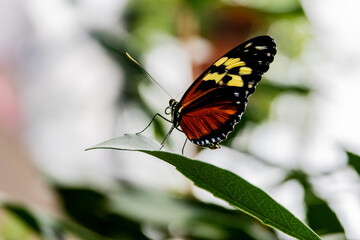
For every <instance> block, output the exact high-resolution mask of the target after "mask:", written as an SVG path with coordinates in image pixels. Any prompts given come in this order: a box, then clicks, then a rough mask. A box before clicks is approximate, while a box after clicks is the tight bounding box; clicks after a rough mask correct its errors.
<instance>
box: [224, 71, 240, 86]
mask: <svg viewBox="0 0 360 240" xmlns="http://www.w3.org/2000/svg"><path fill="white" fill-rule="evenodd" d="M229 76H230V77H231V80H230V81H229V82H228V83H227V86H234V87H242V86H244V82H243V80H242V78H241V77H240V76H239V75H233V74H229Z"/></svg>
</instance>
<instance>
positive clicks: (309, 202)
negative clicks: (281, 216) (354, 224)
mask: <svg viewBox="0 0 360 240" xmlns="http://www.w3.org/2000/svg"><path fill="white" fill-rule="evenodd" d="M288 180H296V181H298V182H299V183H300V184H301V186H302V187H303V188H304V193H305V194H304V202H305V209H306V219H307V222H308V224H309V226H310V227H311V228H312V229H313V230H314V231H316V232H317V233H319V234H321V235H328V234H333V233H344V228H343V227H342V225H341V223H340V221H339V219H338V218H337V216H336V214H335V212H334V211H333V210H332V209H331V207H330V205H329V204H328V203H327V202H326V201H325V200H324V199H322V198H321V197H320V196H318V195H317V194H316V192H315V191H314V189H313V186H312V184H311V181H310V180H309V176H308V175H307V174H306V173H305V172H303V171H301V170H295V171H292V172H290V174H289V175H288V176H287V178H286V181H288Z"/></svg>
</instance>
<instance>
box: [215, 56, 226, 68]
mask: <svg viewBox="0 0 360 240" xmlns="http://www.w3.org/2000/svg"><path fill="white" fill-rule="evenodd" d="M227 59H228V57H222V58H220V59H219V60H217V61H216V62H215V63H214V65H215V66H217V67H219V66H220V65H221V64H223V63H224V62H225V61H226V60H227Z"/></svg>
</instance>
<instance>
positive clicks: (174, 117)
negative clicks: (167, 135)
mask: <svg viewBox="0 0 360 240" xmlns="http://www.w3.org/2000/svg"><path fill="white" fill-rule="evenodd" d="M167 109H170V111H166V110H167ZM167 109H166V110H165V113H166V114H171V122H172V123H173V124H174V126H175V127H178V126H179V125H180V111H179V103H178V102H177V101H176V100H175V99H170V101H169V107H168V108H167Z"/></svg>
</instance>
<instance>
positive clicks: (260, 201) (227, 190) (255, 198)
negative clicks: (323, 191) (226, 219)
mask: <svg viewBox="0 0 360 240" xmlns="http://www.w3.org/2000/svg"><path fill="white" fill-rule="evenodd" d="M159 148H160V144H159V143H157V142H156V141H154V140H152V139H149V138H146V137H144V136H141V135H130V134H126V135H125V136H122V137H118V138H115V139H111V140H109V141H106V142H103V143H100V144H98V145H96V146H94V147H91V148H88V149H87V150H91V149H116V150H129V151H139V152H144V153H147V154H149V155H152V156H155V157H157V158H160V159H161V160H163V161H165V162H167V163H169V164H171V165H173V166H175V167H176V169H177V170H178V171H179V172H181V173H182V174H183V175H184V176H186V177H187V178H189V179H190V180H192V181H193V182H194V184H195V185H196V186H198V187H200V188H203V189H205V190H207V191H209V192H211V193H212V194H213V195H214V196H216V197H218V198H220V199H223V200H224V201H226V202H228V203H229V204H230V205H232V206H233V207H235V208H236V209H238V210H241V211H243V212H245V213H247V214H249V215H251V216H253V217H255V218H257V219H258V220H260V221H261V222H262V223H263V224H265V225H269V226H271V227H274V228H276V229H278V230H280V231H282V232H284V233H286V234H288V235H290V236H293V237H295V238H297V239H306V240H310V239H320V237H319V236H318V235H317V234H316V233H315V232H313V231H312V230H311V229H310V228H309V227H308V226H306V225H305V224H304V223H303V222H301V221H300V220H299V219H297V218H296V217H295V216H294V215H293V214H291V213H290V212H289V211H288V210H286V209H285V208H284V207H283V206H281V205H280V204H278V203H277V202H276V201H274V200H273V199H272V198H271V197H270V196H269V195H267V194H266V193H265V192H264V191H262V190H261V189H259V188H257V187H255V186H253V185H252V184H250V183H248V182H247V181H245V180H244V179H242V178H241V177H239V176H237V175H236V174H234V173H232V172H230V171H228V170H225V169H221V168H218V167H215V166H213V165H211V164H208V163H205V162H201V161H198V160H192V159H189V158H187V157H184V156H181V155H178V154H174V153H170V152H166V151H159V150H158V149H159Z"/></svg>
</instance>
